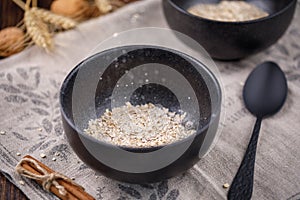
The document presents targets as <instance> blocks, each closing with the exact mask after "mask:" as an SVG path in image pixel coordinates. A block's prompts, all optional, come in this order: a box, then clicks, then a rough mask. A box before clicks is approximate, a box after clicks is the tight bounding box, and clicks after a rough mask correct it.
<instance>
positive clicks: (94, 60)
mask: <svg viewBox="0 0 300 200" xmlns="http://www.w3.org/2000/svg"><path fill="white" fill-rule="evenodd" d="M128 101H129V102H130V103H131V104H133V105H141V104H145V103H153V104H156V105H160V106H163V107H166V108H169V110H171V111H173V112H177V113H178V112H186V113H187V120H188V121H192V122H194V126H195V128H196V129H197V130H198V132H201V130H202V128H203V127H204V126H206V125H208V124H209V123H210V121H211V120H212V119H213V118H214V116H215V115H218V113H219V112H220V103H221V90H220V86H219V84H218V82H217V80H216V79H215V77H214V75H213V74H212V73H211V72H210V71H209V70H208V69H207V68H206V67H205V66H204V65H203V64H202V63H200V62H198V61H196V60H195V59H193V58H191V57H189V56H187V55H185V54H183V53H180V52H177V51H174V50H170V49H165V48H161V47H151V46H147V47H144V46H126V47H118V48H114V49H110V50H107V51H104V52H101V53H98V54H96V55H94V56H92V57H90V58H88V59H86V60H85V61H83V62H82V63H80V64H79V65H78V66H77V67H76V68H75V69H74V70H73V71H72V72H71V73H70V74H69V75H68V76H67V78H66V79H65V82H64V83H63V85H62V89H61V106H62V112H63V114H64V115H65V116H66V117H67V118H68V119H69V120H70V121H69V122H70V123H72V126H74V127H75V128H76V129H77V130H78V132H80V133H83V131H84V129H85V128H87V125H88V121H89V120H90V119H95V118H97V117H99V116H101V115H102V114H103V113H104V112H105V110H106V109H111V108H114V107H118V106H122V105H124V104H125V102H128Z"/></svg>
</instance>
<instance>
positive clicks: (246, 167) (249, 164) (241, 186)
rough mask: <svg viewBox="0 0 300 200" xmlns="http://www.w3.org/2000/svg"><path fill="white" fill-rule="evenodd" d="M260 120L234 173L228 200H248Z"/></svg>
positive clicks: (258, 119)
mask: <svg viewBox="0 0 300 200" xmlns="http://www.w3.org/2000/svg"><path fill="white" fill-rule="evenodd" d="M261 121H262V118H257V120H256V122H255V126H254V129H253V133H252V136H251V139H250V142H249V144H248V148H247V150H246V153H245V155H244V158H243V161H242V163H241V165H240V167H239V170H238V172H237V173H236V175H235V177H234V179H233V181H232V184H231V187H230V189H229V192H228V195H227V197H228V200H240V199H243V200H248V199H249V200H250V199H251V196H252V190H253V176H254V164H255V155H256V146H257V140H258V136H259V130H260V125H261Z"/></svg>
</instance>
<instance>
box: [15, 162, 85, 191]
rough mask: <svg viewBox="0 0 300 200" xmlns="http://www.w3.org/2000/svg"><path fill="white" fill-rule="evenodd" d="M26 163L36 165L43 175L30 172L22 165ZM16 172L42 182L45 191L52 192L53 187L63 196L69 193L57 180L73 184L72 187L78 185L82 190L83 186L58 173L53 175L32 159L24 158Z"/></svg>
mask: <svg viewBox="0 0 300 200" xmlns="http://www.w3.org/2000/svg"><path fill="white" fill-rule="evenodd" d="M25 162H27V163H28V164H29V165H34V166H35V168H36V169H37V170H38V171H39V172H40V173H41V175H38V174H34V173H32V172H30V171H28V170H27V169H25V168H24V167H23V166H22V164H24V163H25ZM16 171H17V172H18V173H19V174H20V175H21V176H24V177H27V178H30V179H33V180H36V181H41V182H42V186H43V189H44V190H46V191H49V190H50V187H51V186H52V185H53V186H54V187H56V188H57V190H58V191H59V193H60V194H61V195H64V196H65V195H66V194H67V191H66V189H65V188H64V186H62V185H60V184H59V183H58V182H57V180H58V179H62V180H64V181H66V182H69V183H71V184H72V185H76V186H78V187H80V188H82V187H81V186H79V185H78V184H76V183H75V182H74V181H73V180H71V179H70V178H68V177H66V176H64V175H62V174H59V173H57V172H53V173H48V172H47V171H46V170H45V169H44V168H42V167H41V166H40V165H39V164H38V162H36V161H35V160H33V159H31V158H22V160H21V161H20V162H19V163H18V164H17V166H16Z"/></svg>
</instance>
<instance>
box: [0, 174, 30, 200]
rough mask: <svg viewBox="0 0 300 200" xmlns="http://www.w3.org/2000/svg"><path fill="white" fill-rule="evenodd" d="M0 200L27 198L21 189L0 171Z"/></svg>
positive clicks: (21, 199)
mask: <svg viewBox="0 0 300 200" xmlns="http://www.w3.org/2000/svg"><path fill="white" fill-rule="evenodd" d="M0 200H28V199H27V198H26V196H25V195H24V194H23V192H22V191H21V190H19V189H18V188H17V187H16V186H15V185H13V184H12V183H11V182H10V181H9V180H7V179H6V178H5V177H4V176H3V174H2V173H0Z"/></svg>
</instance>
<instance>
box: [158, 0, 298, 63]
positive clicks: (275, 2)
mask: <svg viewBox="0 0 300 200" xmlns="http://www.w3.org/2000/svg"><path fill="white" fill-rule="evenodd" d="M162 2H163V10H164V15H165V17H166V19H167V22H168V24H169V26H170V27H171V28H172V29H174V30H176V31H179V32H181V33H184V34H186V35H188V36H190V37H192V38H193V39H194V40H196V41H197V42H198V43H200V45H202V46H203V47H204V49H205V50H206V51H207V52H208V53H209V54H210V55H211V56H212V57H213V58H215V59H221V60H236V59H241V58H244V57H247V56H250V55H252V54H255V53H258V52H260V51H262V50H264V49H266V48H267V47H269V46H271V45H272V44H274V43H275V42H276V41H277V40H278V39H279V38H280V37H281V36H282V35H283V34H284V32H285V31H286V29H287V28H288V26H289V25H290V23H291V20H292V18H293V15H294V11H295V7H296V4H297V0H246V2H249V3H251V4H254V5H256V6H258V7H260V8H261V9H263V10H265V11H266V12H268V13H269V14H270V15H269V16H268V17H265V18H261V19H257V20H250V21H245V22H220V21H214V20H210V19H205V18H201V17H198V16H195V15H192V14H190V13H189V12H188V11H187V9H189V8H190V7H191V6H193V5H195V4H198V3H218V2H220V0H163V1H162Z"/></svg>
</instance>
